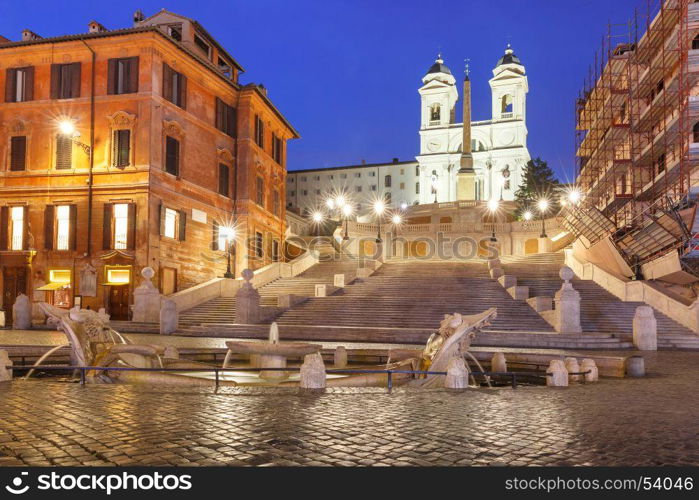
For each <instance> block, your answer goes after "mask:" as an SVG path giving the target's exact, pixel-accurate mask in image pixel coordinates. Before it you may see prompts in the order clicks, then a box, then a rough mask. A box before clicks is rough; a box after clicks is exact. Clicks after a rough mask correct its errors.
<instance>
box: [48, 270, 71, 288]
mask: <svg viewBox="0 0 699 500" xmlns="http://www.w3.org/2000/svg"><path fill="white" fill-rule="evenodd" d="M49 282H51V283H62V284H64V285H70V269H51V270H50V271H49Z"/></svg>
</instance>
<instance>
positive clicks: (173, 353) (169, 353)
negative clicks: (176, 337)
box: [163, 345, 180, 359]
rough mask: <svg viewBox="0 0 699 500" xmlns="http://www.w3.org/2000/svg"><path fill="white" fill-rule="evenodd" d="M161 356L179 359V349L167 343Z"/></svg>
mask: <svg viewBox="0 0 699 500" xmlns="http://www.w3.org/2000/svg"><path fill="white" fill-rule="evenodd" d="M163 357H164V358H169V359H180V351H179V349H177V347H175V346H174V345H169V346H167V347H166V348H165V352H164V353H163Z"/></svg>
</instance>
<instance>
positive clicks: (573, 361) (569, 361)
mask: <svg viewBox="0 0 699 500" xmlns="http://www.w3.org/2000/svg"><path fill="white" fill-rule="evenodd" d="M563 362H564V363H565V366H566V370H567V371H568V384H571V383H575V382H580V379H581V378H582V377H581V376H580V375H573V373H580V372H581V371H582V370H581V369H580V364H579V363H578V359H577V358H566V359H565V360H564V361H563Z"/></svg>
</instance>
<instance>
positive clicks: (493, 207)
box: [488, 198, 500, 243]
mask: <svg viewBox="0 0 699 500" xmlns="http://www.w3.org/2000/svg"><path fill="white" fill-rule="evenodd" d="M499 205H500V202H499V201H498V200H496V199H495V198H491V199H490V200H488V210H490V225H491V230H492V233H491V235H490V241H492V242H493V243H495V242H496V241H498V239H497V238H496V237H495V213H496V212H497V211H498V206H499Z"/></svg>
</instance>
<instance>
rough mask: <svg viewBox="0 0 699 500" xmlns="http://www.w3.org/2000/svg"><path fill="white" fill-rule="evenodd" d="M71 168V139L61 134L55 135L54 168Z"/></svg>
mask: <svg viewBox="0 0 699 500" xmlns="http://www.w3.org/2000/svg"><path fill="white" fill-rule="evenodd" d="M69 168H73V140H72V139H71V138H70V137H67V136H65V135H63V134H58V135H57V136H56V169H58V170H64V169H69Z"/></svg>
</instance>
